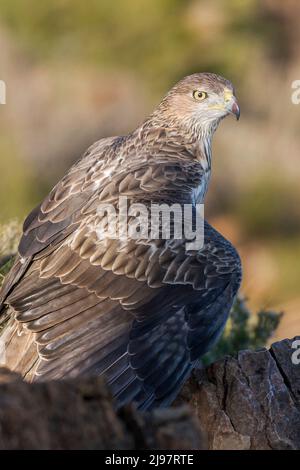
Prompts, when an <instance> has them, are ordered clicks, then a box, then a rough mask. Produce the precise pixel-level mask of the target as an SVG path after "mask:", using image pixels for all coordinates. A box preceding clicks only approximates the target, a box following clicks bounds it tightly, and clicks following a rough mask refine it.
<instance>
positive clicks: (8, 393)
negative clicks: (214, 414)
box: [0, 369, 203, 450]
mask: <svg viewBox="0 0 300 470" xmlns="http://www.w3.org/2000/svg"><path fill="white" fill-rule="evenodd" d="M202 447H203V438H202V433H201V430H200V426H199V422H198V420H197V417H196V416H195V415H193V413H192V412H191V410H190V409H189V407H188V406H187V405H185V406H181V407H179V408H176V409H166V410H155V411H154V412H152V413H148V414H147V415H143V414H141V413H138V412H137V411H136V410H135V409H134V408H133V407H126V408H124V409H123V410H121V411H120V412H119V413H117V412H116V411H115V409H114V405H113V402H112V397H111V395H110V392H109V390H108V388H107V386H106V384H105V382H104V380H103V378H102V377H90V378H84V379H77V380H72V381H60V382H59V381H57V382H55V381H52V382H43V383H37V384H29V383H26V382H23V381H22V380H21V378H20V376H18V375H17V374H14V373H11V372H9V371H7V370H6V369H0V450H3V449H5V450H8V449H103V450H105V449H118V450H124V449H129V450H132V449H177V448H181V449H186V450H192V449H199V448H202Z"/></svg>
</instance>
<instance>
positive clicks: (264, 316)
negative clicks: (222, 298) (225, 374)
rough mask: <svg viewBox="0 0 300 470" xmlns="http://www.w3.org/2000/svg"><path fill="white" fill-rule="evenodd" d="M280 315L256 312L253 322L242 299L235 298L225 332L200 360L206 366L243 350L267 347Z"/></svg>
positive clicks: (270, 312) (269, 312)
mask: <svg viewBox="0 0 300 470" xmlns="http://www.w3.org/2000/svg"><path fill="white" fill-rule="evenodd" d="M281 317H282V313H276V312H273V311H260V312H258V314H257V316H256V319H255V321H253V318H252V315H251V312H250V311H249V309H248V308H247V305H246V302H245V300H244V299H241V298H237V300H236V301H235V304H234V305H233V307H232V309H231V312H230V316H229V320H228V322H227V325H226V328H225V331H224V333H223V335H222V337H221V339H220V340H219V341H218V343H217V344H216V345H215V347H214V348H213V349H212V350H211V351H210V352H208V353H207V354H206V355H205V356H204V357H203V359H202V362H203V363H204V364H205V365H207V364H210V363H212V362H214V361H216V360H218V359H220V358H222V357H224V356H226V355H231V356H232V355H234V354H236V353H237V352H238V351H241V350H243V349H258V348H262V347H264V346H266V345H267V343H268V340H269V339H270V338H271V336H272V335H273V334H274V332H275V331H276V329H277V327H278V325H279V322H280V319H281Z"/></svg>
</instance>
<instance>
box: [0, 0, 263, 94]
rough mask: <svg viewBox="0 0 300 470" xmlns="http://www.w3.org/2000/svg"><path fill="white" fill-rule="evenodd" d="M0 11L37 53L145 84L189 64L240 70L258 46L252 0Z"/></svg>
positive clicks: (63, 2) (52, 5)
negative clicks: (126, 74)
mask: <svg viewBox="0 0 300 470" xmlns="http://www.w3.org/2000/svg"><path fill="white" fill-rule="evenodd" d="M1 17H2V22H3V23H4V24H5V25H6V27H8V28H9V29H10V30H12V31H13V32H14V34H15V35H16V37H19V38H20V39H21V41H22V44H23V47H24V48H25V49H27V51H29V52H30V54H31V55H32V56H33V57H34V58H36V59H37V60H45V59H47V58H48V59H51V58H53V57H55V58H59V57H62V58H63V59H66V58H68V60H71V61H72V60H74V59H75V60H79V61H89V62H91V63H93V64H98V65H100V66H101V67H113V68H117V69H118V70H121V69H122V68H123V69H124V68H125V69H131V70H132V69H134V70H135V72H137V73H138V74H139V76H141V75H143V77H144V79H145V80H149V81H151V83H152V89H153V82H154V83H156V84H157V87H160V88H162V89H164V88H165V87H166V86H169V85H170V83H171V82H172V81H174V80H176V79H177V78H179V77H181V76H182V75H185V74H187V73H188V72H189V71H195V70H204V69H206V68H207V69H212V70H214V71H216V72H217V71H219V72H223V73H224V74H225V75H226V71H229V69H230V71H231V75H232V74H235V73H240V72H238V71H240V70H241V68H243V67H246V66H247V63H248V57H249V54H251V53H253V49H254V46H255V45H256V44H257V43H258V47H259V46H261V47H263V46H264V41H263V39H264V29H263V30H261V28H260V21H259V20H260V18H259V16H258V15H257V9H256V0H247V1H243V2H242V1H237V0H230V1H229V0H226V1H225V0H218V2H216V1H212V0H205V1H203V0H202V1H200V2H197V1H194V0H122V1H117V2H112V1H111V0H101V1H99V0H90V1H89V2H88V3H85V2H82V1H81V0H72V1H71V0H53V1H52V2H38V1H37V0H15V1H14V2H11V1H10V0H2V2H1ZM261 33H262V34H261ZM225 35H226V41H225V40H224V39H225ZM220 45H221V47H220ZM240 75H242V74H241V73H240Z"/></svg>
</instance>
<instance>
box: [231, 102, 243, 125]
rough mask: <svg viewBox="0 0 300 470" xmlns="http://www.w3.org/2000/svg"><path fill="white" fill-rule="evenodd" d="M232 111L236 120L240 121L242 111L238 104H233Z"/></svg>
mask: <svg viewBox="0 0 300 470" xmlns="http://www.w3.org/2000/svg"><path fill="white" fill-rule="evenodd" d="M231 111H232V113H233V114H234V115H235V117H236V120H237V121H238V120H239V119H240V115H241V111H240V107H239V105H238V104H237V103H236V102H234V103H233V105H232V109H231Z"/></svg>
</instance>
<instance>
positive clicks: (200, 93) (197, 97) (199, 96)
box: [193, 90, 207, 101]
mask: <svg viewBox="0 0 300 470" xmlns="http://www.w3.org/2000/svg"><path fill="white" fill-rule="evenodd" d="M193 97H194V98H195V100H197V101H203V100H205V98H207V93H206V91H199V90H195V91H193Z"/></svg>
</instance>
